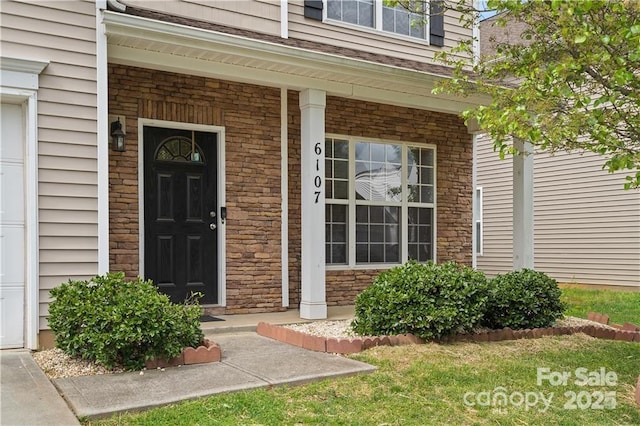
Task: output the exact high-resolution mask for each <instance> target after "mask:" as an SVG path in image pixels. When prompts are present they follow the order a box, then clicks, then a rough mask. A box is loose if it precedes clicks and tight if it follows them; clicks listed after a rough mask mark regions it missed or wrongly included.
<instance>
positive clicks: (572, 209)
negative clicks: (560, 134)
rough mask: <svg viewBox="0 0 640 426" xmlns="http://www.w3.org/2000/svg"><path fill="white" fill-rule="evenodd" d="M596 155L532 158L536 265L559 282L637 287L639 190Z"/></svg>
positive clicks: (639, 272) (639, 276)
mask: <svg viewBox="0 0 640 426" xmlns="http://www.w3.org/2000/svg"><path fill="white" fill-rule="evenodd" d="M604 161H605V160H604V159H603V158H602V157H599V156H598V155H596V154H592V153H587V154H584V155H579V154H568V153H565V152H562V153H557V154H556V155H555V156H551V155H549V154H547V153H540V154H536V158H535V195H534V196H535V209H536V212H535V250H536V252H535V265H536V269H539V270H541V271H544V272H546V273H548V274H549V275H551V276H552V277H554V278H555V279H556V280H558V281H560V282H568V283H580V284H597V285H623V286H632V287H638V288H640V191H637V190H633V191H625V190H624V189H623V183H624V174H621V173H616V174H610V173H608V172H607V171H606V170H602V165H603V164H604Z"/></svg>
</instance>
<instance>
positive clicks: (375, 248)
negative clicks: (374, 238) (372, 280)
mask: <svg viewBox="0 0 640 426" xmlns="http://www.w3.org/2000/svg"><path fill="white" fill-rule="evenodd" d="M370 247H371V249H370V252H369V261H370V262H372V263H374V262H375V263H382V262H384V244H371V246H370Z"/></svg>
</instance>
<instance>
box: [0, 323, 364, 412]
mask: <svg viewBox="0 0 640 426" xmlns="http://www.w3.org/2000/svg"><path fill="white" fill-rule="evenodd" d="M214 340H215V341H216V342H217V343H219V344H220V346H221V347H222V351H223V352H222V361H221V362H218V363H211V364H202V365H191V366H183V367H174V368H167V369H165V370H164V371H162V370H151V371H146V372H145V373H144V374H143V375H141V374H140V373H138V372H132V373H121V374H109V375H103V376H85V377H70V378H64V379H54V380H53V383H54V384H55V386H56V387H57V388H58V390H59V391H60V393H61V394H62V395H64V397H65V398H66V399H67V401H68V403H69V405H70V406H71V407H72V408H73V410H74V412H75V414H76V415H77V416H78V417H90V418H97V417H106V416H110V415H112V414H115V413H119V412H124V411H136V410H141V409H147V408H151V407H156V406H161V405H167V404H171V403H175V402H178V401H183V400H187V399H194V398H198V397H204V396H208V395H215V394H219V393H225V392H233V391H239V390H244V389H254V388H260V387H268V386H273V385H280V384H300V383H306V382H310V381H313V380H319V379H324V378H329V377H338V376H346V375H352V374H356V373H366V372H372V371H374V370H375V367H373V366H371V365H368V364H365V363H362V362H358V361H354V360H351V359H347V358H344V357H340V356H336V355H331V354H326V353H318V352H311V351H308V350H306V349H301V348H298V347H294V346H290V345H287V344H284V343H280V342H277V341H275V340H271V339H267V338H265V337H262V336H258V335H257V334H255V333H253V332H244V333H236V334H220V335H216V336H214ZM3 424H4V423H3Z"/></svg>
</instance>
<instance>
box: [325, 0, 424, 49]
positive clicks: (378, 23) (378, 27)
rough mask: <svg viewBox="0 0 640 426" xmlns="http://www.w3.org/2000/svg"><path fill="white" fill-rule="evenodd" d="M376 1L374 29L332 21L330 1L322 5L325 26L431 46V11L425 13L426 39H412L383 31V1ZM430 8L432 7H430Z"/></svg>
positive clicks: (326, 0)
mask: <svg viewBox="0 0 640 426" xmlns="http://www.w3.org/2000/svg"><path fill="white" fill-rule="evenodd" d="M373 1H374V12H373V13H374V16H373V20H374V27H367V26H366V25H358V24H352V23H349V22H344V21H340V20H337V19H331V18H329V17H328V16H327V11H328V4H327V2H328V0H322V2H323V4H322V22H323V23H325V24H329V25H335V26H336V27H342V28H348V29H351V30H358V31H362V32H366V33H370V34H375V35H384V36H385V37H391V38H395V39H398V40H403V41H411V42H414V43H419V44H424V45H426V46H429V45H430V43H429V34H430V28H429V19H428V18H429V16H428V15H429V11H428V10H426V11H425V16H426V17H427V19H426V21H425V23H424V38H418V37H411V36H408V35H404V34H399V33H394V32H392V31H385V30H383V29H382V6H383V0H373ZM428 6H430V5H428ZM427 9H428V8H427Z"/></svg>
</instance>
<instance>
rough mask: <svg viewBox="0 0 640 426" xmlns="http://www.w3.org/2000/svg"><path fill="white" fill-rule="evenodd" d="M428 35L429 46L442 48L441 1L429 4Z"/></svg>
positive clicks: (442, 10) (442, 11) (437, 0)
mask: <svg viewBox="0 0 640 426" xmlns="http://www.w3.org/2000/svg"><path fill="white" fill-rule="evenodd" d="M429 33H430V34H429V43H431V45H433V46H444V2H443V1H442V0H434V1H432V2H431V13H430V16H429Z"/></svg>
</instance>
